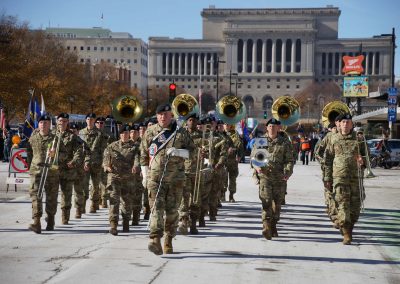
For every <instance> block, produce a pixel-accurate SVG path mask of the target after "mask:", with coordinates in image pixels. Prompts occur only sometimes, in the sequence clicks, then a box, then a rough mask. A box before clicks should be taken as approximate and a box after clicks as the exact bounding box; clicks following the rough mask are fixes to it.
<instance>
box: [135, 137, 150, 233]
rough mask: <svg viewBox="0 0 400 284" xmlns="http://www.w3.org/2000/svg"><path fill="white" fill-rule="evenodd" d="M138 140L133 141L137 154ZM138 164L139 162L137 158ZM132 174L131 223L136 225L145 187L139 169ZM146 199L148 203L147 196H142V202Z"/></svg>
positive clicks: (138, 151)
mask: <svg viewBox="0 0 400 284" xmlns="http://www.w3.org/2000/svg"><path fill="white" fill-rule="evenodd" d="M140 142H141V139H140V138H138V139H137V140H136V141H133V147H134V150H135V151H136V152H137V153H138V155H140ZM138 157H139V156H138ZM138 159H139V158H138ZM138 164H139V160H138ZM138 166H140V165H138ZM134 175H135V185H134V187H135V190H133V191H132V196H131V200H132V225H134V226H136V225H138V224H139V219H140V211H141V210H142V196H143V194H144V192H145V188H144V186H143V177H142V175H141V173H140V171H138V172H137V173H135V174H134ZM146 192H147V191H146ZM146 200H147V203H148V202H149V199H148V197H146V198H144V202H146ZM145 204H146V203H145ZM145 207H146V205H145ZM148 210H150V209H148Z"/></svg>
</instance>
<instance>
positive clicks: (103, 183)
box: [99, 170, 110, 200]
mask: <svg viewBox="0 0 400 284" xmlns="http://www.w3.org/2000/svg"><path fill="white" fill-rule="evenodd" d="M99 190H100V195H101V199H102V200H109V199H110V193H109V192H108V188H107V173H106V172H105V171H103V170H102V171H101V172H100V181H99Z"/></svg>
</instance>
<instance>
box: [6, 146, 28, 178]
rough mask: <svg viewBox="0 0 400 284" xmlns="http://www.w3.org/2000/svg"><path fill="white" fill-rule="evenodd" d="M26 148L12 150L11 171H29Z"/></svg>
mask: <svg viewBox="0 0 400 284" xmlns="http://www.w3.org/2000/svg"><path fill="white" fill-rule="evenodd" d="M27 158H28V152H27V151H26V148H13V149H12V150H11V159H10V173H26V172H28V171H29V165H28V162H27Z"/></svg>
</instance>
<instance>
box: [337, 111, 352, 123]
mask: <svg viewBox="0 0 400 284" xmlns="http://www.w3.org/2000/svg"><path fill="white" fill-rule="evenodd" d="M352 118H353V117H352V116H351V114H350V113H345V114H342V115H339V118H338V121H339V122H341V121H342V120H343V119H352Z"/></svg>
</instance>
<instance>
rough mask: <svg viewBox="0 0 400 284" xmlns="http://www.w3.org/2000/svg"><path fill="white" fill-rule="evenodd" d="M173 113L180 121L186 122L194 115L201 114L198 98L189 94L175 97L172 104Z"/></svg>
mask: <svg viewBox="0 0 400 284" xmlns="http://www.w3.org/2000/svg"><path fill="white" fill-rule="evenodd" d="M171 107H172V113H173V114H174V117H175V118H176V119H178V120H186V118H188V117H189V116H191V115H193V114H199V103H198V102H197V100H196V98H195V97H193V96H192V95H189V94H180V95H177V96H176V97H175V99H174V100H173V101H172V104H171Z"/></svg>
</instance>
